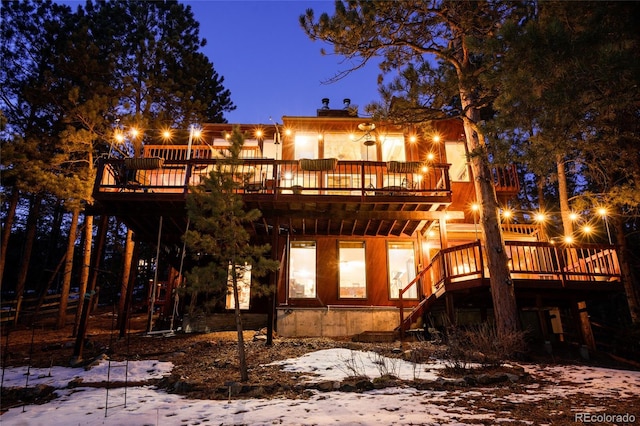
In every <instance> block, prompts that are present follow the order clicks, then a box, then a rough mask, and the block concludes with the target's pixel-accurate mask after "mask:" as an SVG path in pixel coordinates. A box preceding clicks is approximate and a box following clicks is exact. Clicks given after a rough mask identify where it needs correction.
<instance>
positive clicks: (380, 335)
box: [351, 331, 398, 343]
mask: <svg viewBox="0 0 640 426" xmlns="http://www.w3.org/2000/svg"><path fill="white" fill-rule="evenodd" d="M397 338H398V333H397V332H396V331H363V332H362V333H359V334H356V335H355V336H353V338H352V339H351V340H353V341H354V342H362V343H388V342H394V341H395V340H397Z"/></svg>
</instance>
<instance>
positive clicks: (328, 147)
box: [323, 133, 375, 160]
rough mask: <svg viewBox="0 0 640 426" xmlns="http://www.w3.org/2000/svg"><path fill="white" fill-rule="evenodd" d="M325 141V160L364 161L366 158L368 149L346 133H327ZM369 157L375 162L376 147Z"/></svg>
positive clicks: (324, 136) (324, 137)
mask: <svg viewBox="0 0 640 426" xmlns="http://www.w3.org/2000/svg"><path fill="white" fill-rule="evenodd" d="M323 140H324V158H337V159H338V160H364V159H365V158H366V153H367V150H366V149H365V148H367V147H366V146H365V145H364V144H363V143H362V142H363V141H359V142H354V141H352V140H351V139H350V138H349V135H347V134H346V133H325V134H324V135H323ZM372 148H373V149H372V150H371V153H370V155H373V157H369V158H370V159H371V160H375V158H374V157H375V147H372Z"/></svg>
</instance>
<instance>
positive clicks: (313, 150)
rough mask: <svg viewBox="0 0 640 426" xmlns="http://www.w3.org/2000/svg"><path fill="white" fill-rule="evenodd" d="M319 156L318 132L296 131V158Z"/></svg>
mask: <svg viewBox="0 0 640 426" xmlns="http://www.w3.org/2000/svg"><path fill="white" fill-rule="evenodd" d="M301 158H318V134H317V133H296V137H295V159H296V160H300V159H301Z"/></svg>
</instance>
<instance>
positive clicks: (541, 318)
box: [536, 295, 551, 341]
mask: <svg viewBox="0 0 640 426" xmlns="http://www.w3.org/2000/svg"><path fill="white" fill-rule="evenodd" d="M536 312H537V314H538V322H539V323H540V332H541V333H542V338H543V339H544V340H545V341H548V340H551V339H550V338H549V323H548V322H547V316H546V315H545V309H544V307H543V306H542V297H541V296H540V295H537V296H536Z"/></svg>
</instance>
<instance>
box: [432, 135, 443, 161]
mask: <svg viewBox="0 0 640 426" xmlns="http://www.w3.org/2000/svg"><path fill="white" fill-rule="evenodd" d="M440 140H441V139H440V135H438V134H435V135H433V143H435V144H436V145H438V159H439V160H440V161H442V144H441V143H440Z"/></svg>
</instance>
